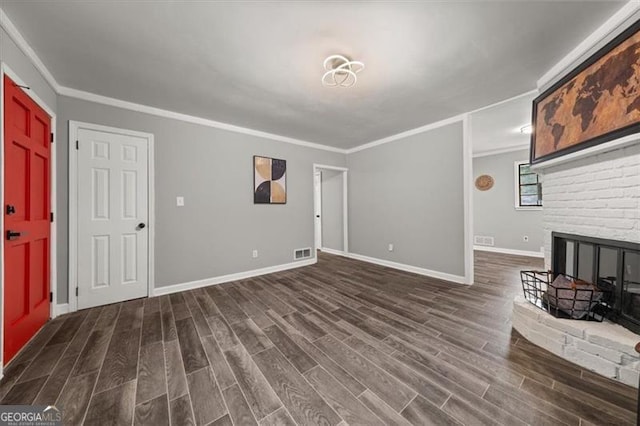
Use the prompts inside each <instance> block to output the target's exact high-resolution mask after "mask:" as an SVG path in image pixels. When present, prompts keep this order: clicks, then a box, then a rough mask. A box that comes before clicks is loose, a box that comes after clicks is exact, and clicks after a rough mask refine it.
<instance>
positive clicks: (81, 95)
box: [58, 86, 346, 154]
mask: <svg viewBox="0 0 640 426" xmlns="http://www.w3.org/2000/svg"><path fill="white" fill-rule="evenodd" d="M58 93H59V94H60V95H62V96H68V97H70V98H75V99H81V100H84V101H89V102H95V103H98V104H103V105H108V106H112V107H116V108H122V109H128V110H130V111H136V112H142V113H145V114H150V115H155V116H159V117H164V118H170V119H174V120H179V121H184V122H187V123H192V124H198V125H201V126H206V127H213V128H216V129H221V130H227V131H230V132H234V133H242V134H245V135H250V136H256V137H259V138H264V139H271V140H274V141H278V142H285V143H290V144H293V145H299V146H304V147H306V148H313V149H320V150H323V151H331V152H337V153H340V154H345V153H346V150H344V149H342V148H336V147H333V146H328V145H322V144H319V143H315V142H308V141H304V140H300V139H294V138H290V137H288V136H281V135H276V134H274V133H267V132H263V131H260V130H254V129H250V128H247V127H240V126H236V125H233V124H228V123H222V122H220V121H215V120H210V119H208V118H202V117H196V116H193V115H189V114H183V113H180V112H175V111H169V110H166V109H162V108H156V107H152V106H148V105H143V104H137V103H134V102H129V101H123V100H121V99H116V98H110V97H107V96H102V95H97V94H95V93H91V92H85V91H83V90H78V89H72V88H69V87H64V86H63V87H60V91H59V92H58Z"/></svg>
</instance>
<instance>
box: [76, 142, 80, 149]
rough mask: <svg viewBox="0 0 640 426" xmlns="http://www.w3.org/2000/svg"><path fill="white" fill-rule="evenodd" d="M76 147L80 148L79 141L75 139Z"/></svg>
mask: <svg viewBox="0 0 640 426" xmlns="http://www.w3.org/2000/svg"><path fill="white" fill-rule="evenodd" d="M76 149H80V142H78V141H76Z"/></svg>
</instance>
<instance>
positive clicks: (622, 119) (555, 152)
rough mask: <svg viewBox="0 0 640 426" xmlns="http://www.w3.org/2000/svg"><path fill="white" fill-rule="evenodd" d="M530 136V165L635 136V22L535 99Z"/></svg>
mask: <svg viewBox="0 0 640 426" xmlns="http://www.w3.org/2000/svg"><path fill="white" fill-rule="evenodd" d="M634 83H635V84H634ZM630 90H633V91H637V94H636V96H635V97H630V96H629V95H628V94H629V91H630ZM532 130H533V131H532V134H531V144H530V155H529V156H530V162H531V164H537V163H542V162H544V161H547V160H550V159H553V158H557V157H561V156H564V155H567V154H570V153H573V152H576V151H580V150H583V149H585V148H589V147H592V146H595V145H599V144H602V143H605V142H608V141H611V140H614V139H618V138H621V137H624V136H627V135H630V134H634V133H638V132H640V20H639V21H636V22H635V23H634V24H632V25H631V26H630V27H629V28H627V29H626V30H625V31H623V32H622V33H621V34H620V35H618V36H617V37H615V38H614V39H613V40H611V41H610V42H609V43H607V44H606V45H605V46H604V47H602V48H601V49H599V50H598V51H597V52H595V53H594V54H593V55H591V56H590V57H589V58H588V59H587V60H585V61H584V62H583V63H582V64H580V65H579V66H577V67H576V68H575V69H574V70H572V71H571V72H569V73H568V74H567V75H566V76H565V77H563V78H562V79H560V80H559V81H558V82H557V83H555V84H554V85H553V86H551V87H550V88H549V89H547V90H545V91H544V92H543V93H542V94H541V95H539V96H538V97H537V98H536V99H534V101H533V112H532Z"/></svg>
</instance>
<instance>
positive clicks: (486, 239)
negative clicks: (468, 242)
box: [473, 235, 493, 246]
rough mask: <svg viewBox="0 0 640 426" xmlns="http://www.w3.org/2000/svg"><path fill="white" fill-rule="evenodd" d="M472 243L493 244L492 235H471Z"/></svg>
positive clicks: (479, 244) (480, 244) (478, 244)
mask: <svg viewBox="0 0 640 426" xmlns="http://www.w3.org/2000/svg"><path fill="white" fill-rule="evenodd" d="M473 244H475V245H477V246H493V237H483V236H482V235H476V236H474V237H473Z"/></svg>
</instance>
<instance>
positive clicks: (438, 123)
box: [346, 114, 465, 154]
mask: <svg viewBox="0 0 640 426" xmlns="http://www.w3.org/2000/svg"><path fill="white" fill-rule="evenodd" d="M464 116H465V114H460V115H456V116H454V117H450V118H445V119H444V120H440V121H436V122H435V123H431V124H427V125H426V126H421V127H416V128H415V129H411V130H407V131H406V132H401V133H396V134H395V135H391V136H387V137H386V138H382V139H378V140H375V141H373V142H369V143H365V144H363V145H358V146H356V147H354V148H350V149H347V152H346V153H347V154H353V153H354V152H358V151H362V150H365V149H369V148H374V147H376V146H380V145H384V144H387V143H389V142H394V141H397V140H399V139H404V138H407V137H409V136H413V135H418V134H420V133H424V132H428V131H429V130H433V129H437V128H438V127H443V126H447V125H449V124H453V123H457V122H462V120H463V119H464Z"/></svg>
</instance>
